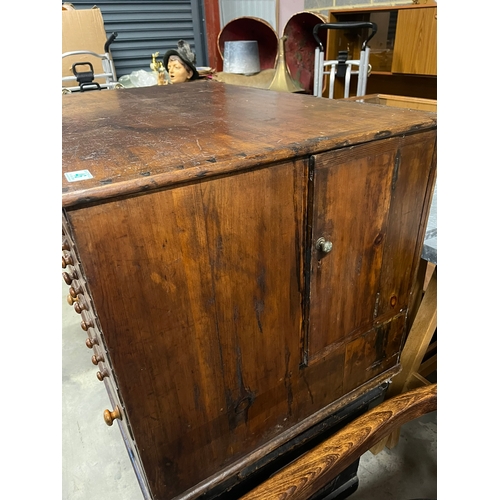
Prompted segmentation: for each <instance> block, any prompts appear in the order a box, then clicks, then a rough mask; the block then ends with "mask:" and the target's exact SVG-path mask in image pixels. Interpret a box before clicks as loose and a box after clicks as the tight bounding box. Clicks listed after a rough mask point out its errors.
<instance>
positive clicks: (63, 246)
mask: <svg viewBox="0 0 500 500" xmlns="http://www.w3.org/2000/svg"><path fill="white" fill-rule="evenodd" d="M62 249H63V250H68V251H69V250H70V246H69V243H68V240H66V239H65V240H64V241H63V242H62Z"/></svg>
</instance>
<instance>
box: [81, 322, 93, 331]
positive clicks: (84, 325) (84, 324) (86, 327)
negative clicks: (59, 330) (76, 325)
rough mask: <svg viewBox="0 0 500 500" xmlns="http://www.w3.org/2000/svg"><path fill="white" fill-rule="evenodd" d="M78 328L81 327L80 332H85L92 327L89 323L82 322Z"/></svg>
mask: <svg viewBox="0 0 500 500" xmlns="http://www.w3.org/2000/svg"><path fill="white" fill-rule="evenodd" d="M80 326H81V327H82V330H83V331H84V332H87V331H88V330H89V328H92V327H93V326H94V325H93V324H92V322H90V321H82V322H81V323H80Z"/></svg>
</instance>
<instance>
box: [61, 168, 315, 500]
mask: <svg viewBox="0 0 500 500" xmlns="http://www.w3.org/2000/svg"><path fill="white" fill-rule="evenodd" d="M305 175H306V169H305V165H304V163H303V162H298V163H297V164H296V165H293V164H284V165H281V166H276V167H273V168H269V169H265V170H257V171H252V172H249V173H246V174H243V175H241V176H236V177H226V178H222V179H218V180H214V181H210V182H198V183H195V184H193V185H189V186H184V187H182V188H178V189H175V190H167V191H161V192H157V193H154V194H150V195H149V196H138V197H133V198H127V199H124V200H120V201H116V202H114V203H108V204H105V205H96V206H93V207H89V208H87V209H86V210H83V211H81V210H75V211H69V212H68V216H69V219H70V221H71V224H72V225H73V227H74V234H75V239H76V242H77V244H78V246H79V248H80V249H81V258H82V261H83V262H84V268H85V272H86V274H87V278H88V282H89V285H90V287H91V288H92V290H93V295H94V300H95V303H96V308H97V310H98V311H99V317H100V321H101V324H102V328H103V331H104V333H105V335H106V342H107V346H108V349H109V352H110V355H111V357H112V359H113V364H114V368H115V370H116V373H117V381H118V385H119V388H120V391H121V393H122V395H123V399H124V401H125V402H126V409H127V413H128V416H129V419H130V423H131V427H132V430H133V433H134V436H135V438H136V442H137V445H138V448H139V450H140V452H141V454H142V461H143V464H144V468H145V470H146V473H147V475H148V477H149V480H150V482H151V488H152V490H153V491H154V492H155V494H156V496H155V498H170V497H171V496H173V495H175V494H179V493H181V492H182V491H184V490H185V489H187V488H188V487H190V486H192V485H193V484H196V483H197V482H198V481H201V480H202V479H204V478H206V477H208V476H210V475H211V474H213V473H215V472H216V471H217V470H219V469H220V468H221V467H223V466H224V465H225V464H227V463H229V462H231V461H234V459H235V458H238V457H240V456H242V455H243V454H245V453H248V452H249V451H252V450H253V449H255V448H256V447H257V446H258V445H260V444H262V443H263V442H265V440H267V439H269V438H270V437H272V436H273V435H275V434H278V433H279V432H282V430H283V429H286V428H287V427H289V426H290V425H291V422H292V421H293V420H294V419H292V418H290V423H289V422H288V421H287V418H288V417H291V415H292V411H293V408H292V406H291V404H292V401H293V390H294V388H293V387H292V384H291V377H292V376H293V377H294V378H296V377H298V368H299V363H300V353H301V324H302V309H301V301H302V288H303V282H302V280H303V277H302V276H303V272H302V269H301V266H302V260H301V248H302V245H303V241H302V238H303V226H302V224H303V223H302V221H303V217H304V215H303V211H304V187H305ZM146 221H147V224H145V223H144V222H146ZM257 366H258V369H257V370H256V369H255V368H256V367H257ZM313 385H314V384H313ZM307 399H309V395H307ZM306 410H308V411H310V408H307V409H306ZM306 410H304V411H303V412H302V415H303V414H304V413H305V412H306ZM294 417H295V421H297V420H298V418H299V416H298V415H296V414H294Z"/></svg>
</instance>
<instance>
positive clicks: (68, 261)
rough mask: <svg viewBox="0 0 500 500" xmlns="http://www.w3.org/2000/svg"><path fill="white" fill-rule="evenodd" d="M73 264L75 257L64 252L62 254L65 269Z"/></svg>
mask: <svg viewBox="0 0 500 500" xmlns="http://www.w3.org/2000/svg"><path fill="white" fill-rule="evenodd" d="M72 265H73V258H72V257H71V255H67V254H63V256H62V267H63V269H66V266H72Z"/></svg>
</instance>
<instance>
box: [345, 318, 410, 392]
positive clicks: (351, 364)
mask: <svg viewBox="0 0 500 500" xmlns="http://www.w3.org/2000/svg"><path fill="white" fill-rule="evenodd" d="M405 326H406V314H405V313H403V314H400V315H399V316H396V317H395V318H394V319H392V320H390V321H388V322H387V323H384V324H381V325H378V326H376V327H375V328H373V329H372V330H369V331H368V332H366V333H364V334H363V335H361V336H360V337H358V338H357V339H355V340H353V341H351V342H349V343H348V344H347V345H346V356H345V362H344V366H345V371H344V391H345V392H349V391H351V390H353V389H355V388H356V387H359V386H360V385H362V384H364V383H365V382H367V381H368V380H370V379H372V378H373V377H375V376H377V375H379V374H381V373H383V372H385V371H386V370H388V369H389V368H391V367H393V366H396V365H397V363H398V358H399V353H400V351H401V343H402V340H403V334H404V332H405Z"/></svg>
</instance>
